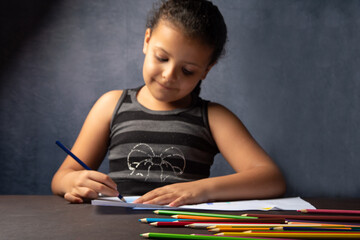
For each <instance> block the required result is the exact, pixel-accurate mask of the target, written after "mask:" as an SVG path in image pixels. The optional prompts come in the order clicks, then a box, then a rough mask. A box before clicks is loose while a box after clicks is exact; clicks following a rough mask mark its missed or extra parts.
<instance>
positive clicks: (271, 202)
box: [91, 196, 315, 211]
mask: <svg viewBox="0 0 360 240" xmlns="http://www.w3.org/2000/svg"><path fill="white" fill-rule="evenodd" d="M124 198H125V200H126V201H127V203H125V202H123V201H121V200H120V199H118V198H117V197H101V198H99V199H95V200H92V201H91V204H92V205H96V206H116V207H129V208H133V209H148V210H155V209H163V208H166V209H198V210H212V211H214V210H219V211H244V210H263V211H268V210H299V209H315V207H314V206H313V205H311V204H310V203H308V202H306V201H305V200H303V199H301V198H300V197H292V198H277V199H265V200H243V201H229V202H213V203H201V204H194V205H184V206H180V207H177V208H174V207H169V206H164V205H153V204H135V203H132V202H133V201H134V200H135V199H137V198H139V196H129V197H124Z"/></svg>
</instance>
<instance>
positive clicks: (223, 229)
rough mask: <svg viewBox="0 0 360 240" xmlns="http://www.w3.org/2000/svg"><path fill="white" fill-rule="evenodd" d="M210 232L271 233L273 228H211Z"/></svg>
mask: <svg viewBox="0 0 360 240" xmlns="http://www.w3.org/2000/svg"><path fill="white" fill-rule="evenodd" d="M208 230H209V232H241V231H242V232H244V231H249V230H257V231H262V230H266V231H270V230H271V228H270V227H267V228H256V227H246V228H225V227H224V228H209V229H208Z"/></svg>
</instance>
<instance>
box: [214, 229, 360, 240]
mask: <svg viewBox="0 0 360 240" xmlns="http://www.w3.org/2000/svg"><path fill="white" fill-rule="evenodd" d="M215 235H216V236H239V237H251V236H252V237H290V238H311V239H318V238H321V239H334V238H335V239H348V238H351V239H359V238H360V233H335V232H331V233H326V232H324V233H323V232H321V233H319V232H315V233H313V232H289V233H288V232H253V231H245V232H221V233H216V234H215Z"/></svg>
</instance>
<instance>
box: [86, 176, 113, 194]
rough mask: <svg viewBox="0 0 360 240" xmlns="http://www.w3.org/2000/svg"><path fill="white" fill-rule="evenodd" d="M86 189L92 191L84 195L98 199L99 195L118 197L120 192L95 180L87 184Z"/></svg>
mask: <svg viewBox="0 0 360 240" xmlns="http://www.w3.org/2000/svg"><path fill="white" fill-rule="evenodd" d="M86 187H88V188H89V189H91V190H92V191H91V192H90V191H89V192H85V193H84V194H89V196H91V197H92V198H97V197H98V195H99V193H101V194H102V195H106V196H113V197H115V196H118V195H119V192H118V191H117V190H115V189H113V188H109V187H108V186H107V185H104V184H103V183H101V182H97V181H94V180H90V181H89V182H88V183H86Z"/></svg>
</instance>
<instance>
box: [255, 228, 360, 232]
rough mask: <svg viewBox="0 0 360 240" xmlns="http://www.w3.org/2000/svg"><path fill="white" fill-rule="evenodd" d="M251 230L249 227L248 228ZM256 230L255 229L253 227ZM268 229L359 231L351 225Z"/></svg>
mask: <svg viewBox="0 0 360 240" xmlns="http://www.w3.org/2000/svg"><path fill="white" fill-rule="evenodd" d="M249 230H251V229H249ZM255 230H256V229H255ZM270 230H278V231H294V230H295V231H360V229H356V228H351V227H348V228H347V227H344V228H342V227H338V228H328V227H324V228H321V227H273V228H270Z"/></svg>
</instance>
